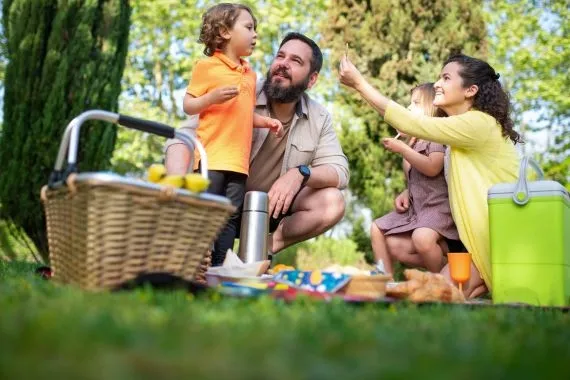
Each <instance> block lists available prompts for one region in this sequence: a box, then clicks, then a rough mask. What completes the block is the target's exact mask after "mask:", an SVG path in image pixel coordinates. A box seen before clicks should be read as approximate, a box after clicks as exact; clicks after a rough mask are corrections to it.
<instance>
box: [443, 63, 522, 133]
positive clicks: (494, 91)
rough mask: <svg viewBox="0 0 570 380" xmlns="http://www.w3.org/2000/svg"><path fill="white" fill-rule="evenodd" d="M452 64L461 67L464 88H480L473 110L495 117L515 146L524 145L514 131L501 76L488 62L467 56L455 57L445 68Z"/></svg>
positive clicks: (460, 72)
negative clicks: (500, 79)
mask: <svg viewBox="0 0 570 380" xmlns="http://www.w3.org/2000/svg"><path fill="white" fill-rule="evenodd" d="M451 62H457V63H458V64H459V65H460V66H461V69H460V70H459V76H461V78H462V79H463V87H464V88H467V87H469V86H472V85H476V86H477V87H478V88H479V91H477V93H476V94H475V98H474V99H473V108H475V109H477V110H479V111H481V112H485V113H486V114H489V115H491V116H493V117H494V118H495V119H496V120H497V122H498V123H499V124H500V125H501V128H502V134H503V136H505V137H508V138H509V139H511V140H512V141H513V143H515V144H517V143H523V140H522V138H521V136H520V135H519V134H518V133H517V132H516V131H515V130H514V122H513V120H512V119H511V117H510V112H511V102H510V99H509V94H507V93H506V92H505V90H503V87H501V82H499V76H500V75H499V74H498V73H496V72H495V70H494V69H493V68H492V67H491V65H489V64H488V63H487V62H485V61H482V60H480V59H477V58H473V57H469V56H467V55H463V54H457V55H453V56H451V57H449V58H448V59H447V60H446V61H445V63H444V64H443V66H445V65H447V64H448V63H451Z"/></svg>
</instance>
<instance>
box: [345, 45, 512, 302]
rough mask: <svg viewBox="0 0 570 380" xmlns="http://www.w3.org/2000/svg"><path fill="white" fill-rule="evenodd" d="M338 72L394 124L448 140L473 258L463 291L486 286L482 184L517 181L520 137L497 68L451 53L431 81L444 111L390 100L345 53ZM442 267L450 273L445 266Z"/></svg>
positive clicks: (459, 218)
mask: <svg viewBox="0 0 570 380" xmlns="http://www.w3.org/2000/svg"><path fill="white" fill-rule="evenodd" d="M339 76H340V81H341V83H343V84H344V85H346V86H348V87H351V88H353V89H355V90H356V91H357V92H358V93H359V94H360V95H361V96H362V97H363V98H364V99H365V100H366V101H367V102H368V103H369V104H370V105H371V106H372V107H373V108H374V109H375V110H376V111H378V113H379V114H380V115H382V116H384V119H385V120H386V122H388V123H389V124H390V125H392V126H393V127H394V128H396V129H397V130H399V131H402V132H404V133H406V134H408V135H410V136H413V137H417V138H419V139H423V140H428V141H433V142H436V143H440V144H443V145H448V146H449V147H450V152H449V157H448V159H449V161H448V168H447V169H448V170H447V173H448V178H447V182H448V187H449V200H450V204H451V212H452V215H453V219H454V220H455V224H456V225H457V229H458V231H459V237H460V238H461V241H462V242H463V243H464V244H465V246H466V247H467V250H468V251H469V252H470V253H471V255H472V258H473V263H474V266H472V268H471V278H470V280H469V282H468V283H467V284H466V285H465V287H464V292H465V295H466V296H467V297H469V298H471V297H477V296H479V295H481V294H483V293H485V292H486V291H487V289H489V290H490V289H491V286H492V279H491V257H490V244H489V217H488V211H487V191H488V189H489V188H490V187H491V186H492V185H494V184H496V183H500V182H515V180H516V178H517V174H518V173H517V172H518V164H519V159H518V155H517V152H516V149H515V144H516V143H519V142H521V137H520V136H519V134H518V133H517V132H515V131H514V130H513V121H512V120H511V118H510V116H509V112H510V104H509V97H508V95H507V94H506V92H505V91H504V90H503V88H502V87H501V84H500V82H499V80H498V79H499V74H497V73H496V72H495V70H494V69H493V68H492V67H491V66H490V65H489V64H488V63H486V62H484V61H481V60H479V59H476V58H472V57H468V56H466V55H455V56H452V57H450V58H449V59H448V60H447V61H446V62H445V64H444V66H443V69H442V70H441V73H440V76H439V80H438V81H437V82H436V83H435V85H434V87H435V98H434V101H433V104H434V106H437V107H438V108H440V109H442V110H443V111H445V113H446V114H447V115H448V117H445V118H437V117H429V116H424V115H418V114H415V113H412V112H410V111H408V110H407V109H406V108H404V107H402V106H400V105H399V104H397V103H395V102H393V101H391V100H390V99H388V98H387V97H385V96H384V95H382V94H381V93H380V92H378V91H377V90H376V89H375V88H373V87H372V86H371V85H370V84H369V83H368V82H367V81H366V80H365V79H364V77H363V76H362V75H361V74H360V72H359V71H358V70H357V69H356V67H355V66H354V65H353V64H352V62H350V60H349V59H348V57H346V56H344V57H343V58H342V60H341V63H340V70H339ZM391 142H392V143H394V144H396V143H397V142H396V141H395V140H393V141H390V140H387V141H386V142H385V145H386V144H387V145H388V146H389V144H390V143H391ZM408 240H409V239H408ZM387 244H390V243H389V242H387ZM392 244H398V245H399V247H398V248H399V249H401V250H402V249H403V250H405V249H409V250H412V249H413V246H412V242H411V240H410V241H407V240H405V239H401V240H400V241H398V242H392ZM442 274H444V275H446V276H447V277H448V278H449V269H448V267H447V266H446V267H444V268H443V270H442ZM450 281H451V280H450Z"/></svg>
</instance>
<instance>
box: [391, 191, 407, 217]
mask: <svg viewBox="0 0 570 380" xmlns="http://www.w3.org/2000/svg"><path fill="white" fill-rule="evenodd" d="M394 207H395V208H396V212H398V213H400V214H401V213H403V212H406V211H408V209H409V208H410V193H409V192H408V189H406V190H404V191H402V192H401V193H400V195H398V196H397V197H396V199H394Z"/></svg>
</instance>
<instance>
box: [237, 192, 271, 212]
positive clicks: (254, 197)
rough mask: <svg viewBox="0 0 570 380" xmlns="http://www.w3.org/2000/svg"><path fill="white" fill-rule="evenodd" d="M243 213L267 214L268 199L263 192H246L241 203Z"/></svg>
mask: <svg viewBox="0 0 570 380" xmlns="http://www.w3.org/2000/svg"><path fill="white" fill-rule="evenodd" d="M243 211H244V212H245V211H261V212H269V197H268V196H267V193H264V192H263V191H248V192H247V193H246V194H245V200H244V202H243Z"/></svg>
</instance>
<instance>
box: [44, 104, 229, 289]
mask: <svg viewBox="0 0 570 380" xmlns="http://www.w3.org/2000/svg"><path fill="white" fill-rule="evenodd" d="M90 119H97V120H105V121H109V122H112V123H116V124H119V125H122V126H125V127H128V128H132V129H137V130H140V131H145V132H150V133H154V134H157V135H160V136H163V137H169V138H178V139H180V140H181V141H183V142H184V143H185V144H186V145H187V146H188V147H189V148H190V151H191V152H193V151H194V148H197V149H198V150H199V152H200V156H201V171H202V172H201V174H202V176H204V177H206V178H207V176H208V171H207V157H206V152H205V151H204V148H203V147H202V146H201V144H200V143H199V142H198V141H196V140H195V139H194V138H193V137H192V136H190V135H188V134H186V133H184V132H180V131H176V130H175V129H174V128H172V127H169V126H167V125H164V124H160V123H156V122H151V121H147V120H141V119H136V118H132V117H128V116H124V115H119V114H115V113H111V112H106V111H98V110H94V111H87V112H84V113H83V114H81V115H79V116H78V117H76V118H75V119H74V120H72V121H71V123H70V124H69V125H68V126H67V128H66V130H65V133H64V136H63V138H62V141H61V144H60V147H59V153H58V157H57V161H56V165H55V170H54V172H53V173H52V175H51V177H50V180H49V183H48V185H47V186H44V187H43V188H42V192H41V199H42V203H43V205H44V209H45V213H46V224H47V235H48V243H49V254H50V265H51V268H52V271H53V279H54V280H55V281H57V282H59V283H65V284H74V285H78V286H80V287H82V288H84V289H87V290H99V289H112V288H114V287H116V286H119V285H121V284H123V283H124V282H126V281H129V280H132V279H134V278H136V277H137V276H138V275H141V274H145V273H157V272H159V273H169V274H173V275H176V276H180V277H182V278H184V279H186V280H194V279H195V277H196V275H197V274H198V272H199V270H200V264H201V263H202V261H203V260H204V259H205V258H206V257H207V255H208V254H209V249H210V247H211V244H212V242H213V241H214V239H215V238H216V236H217V234H218V232H219V231H220V229H221V228H222V227H223V225H224V224H225V223H226V221H227V219H228V217H229V216H230V215H231V213H232V212H234V211H235V208H234V207H233V206H232V205H231V202H230V201H229V199H227V198H225V197H221V196H215V195H211V194H196V193H192V192H190V191H187V190H184V189H175V188H172V187H166V186H161V185H157V184H153V183H149V182H146V181H143V180H140V179H132V178H126V177H123V176H120V175H117V174H113V173H104V172H96V173H77V169H76V168H77V166H76V156H77V144H78V141H79V131H80V127H81V124H83V122H85V121H86V120H90ZM66 153H67V155H68V162H67V166H66V168H65V170H62V169H63V161H64V157H65V155H66Z"/></svg>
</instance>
